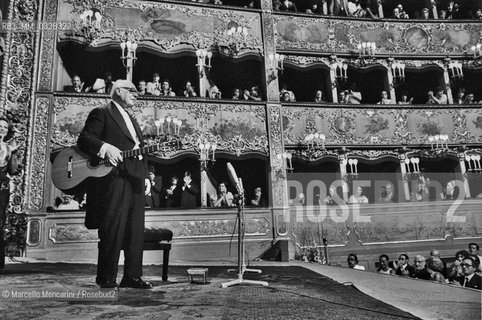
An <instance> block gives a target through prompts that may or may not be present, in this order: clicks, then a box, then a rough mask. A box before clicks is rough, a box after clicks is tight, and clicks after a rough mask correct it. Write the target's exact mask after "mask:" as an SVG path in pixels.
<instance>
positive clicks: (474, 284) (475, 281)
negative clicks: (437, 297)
mask: <svg viewBox="0 0 482 320" xmlns="http://www.w3.org/2000/svg"><path fill="white" fill-rule="evenodd" d="M479 265H480V261H479V259H478V258H477V256H473V255H470V256H469V257H467V258H465V259H464V260H463V261H462V263H461V266H462V272H463V274H464V275H463V276H460V277H456V278H455V279H454V282H455V283H458V284H460V285H461V286H462V287H466V288H473V289H477V290H482V277H481V276H479V275H478V274H476V273H475V271H476V270H477V269H478V267H479Z"/></svg>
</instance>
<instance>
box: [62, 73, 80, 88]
mask: <svg viewBox="0 0 482 320" xmlns="http://www.w3.org/2000/svg"><path fill="white" fill-rule="evenodd" d="M71 82H72V85H71V86H65V87H64V91H65V92H82V91H84V83H83V82H82V80H80V77H79V76H78V75H74V76H73V77H72V80H71Z"/></svg>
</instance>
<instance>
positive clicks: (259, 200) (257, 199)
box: [251, 187, 267, 207]
mask: <svg viewBox="0 0 482 320" xmlns="http://www.w3.org/2000/svg"><path fill="white" fill-rule="evenodd" d="M251 205H252V206H256V207H265V206H266V205H267V203H266V199H265V198H264V196H263V193H262V191H261V188H260V187H257V188H256V189H254V198H253V199H252V200H251Z"/></svg>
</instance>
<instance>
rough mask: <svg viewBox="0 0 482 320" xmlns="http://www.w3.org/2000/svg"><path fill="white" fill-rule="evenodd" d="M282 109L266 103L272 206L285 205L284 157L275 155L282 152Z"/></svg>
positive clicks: (280, 206) (279, 206)
mask: <svg viewBox="0 0 482 320" xmlns="http://www.w3.org/2000/svg"><path fill="white" fill-rule="evenodd" d="M281 112H282V110H281V107H280V106H279V105H268V118H269V121H268V125H269V141H270V150H269V152H270V163H271V185H272V188H273V190H272V195H273V207H275V208H282V207H284V206H285V205H286V203H287V199H286V186H285V183H286V181H285V174H286V173H285V168H284V166H283V161H285V160H284V159H278V157H277V155H279V154H282V153H283V152H284V151H285V150H284V146H283V136H282V135H283V134H282V129H281V119H282V113H281Z"/></svg>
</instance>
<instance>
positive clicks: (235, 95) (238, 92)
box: [232, 88, 241, 100]
mask: <svg viewBox="0 0 482 320" xmlns="http://www.w3.org/2000/svg"><path fill="white" fill-rule="evenodd" d="M232 99H233V100H239V99H241V90H239V89H238V88H236V89H234V90H233V97H232Z"/></svg>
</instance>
